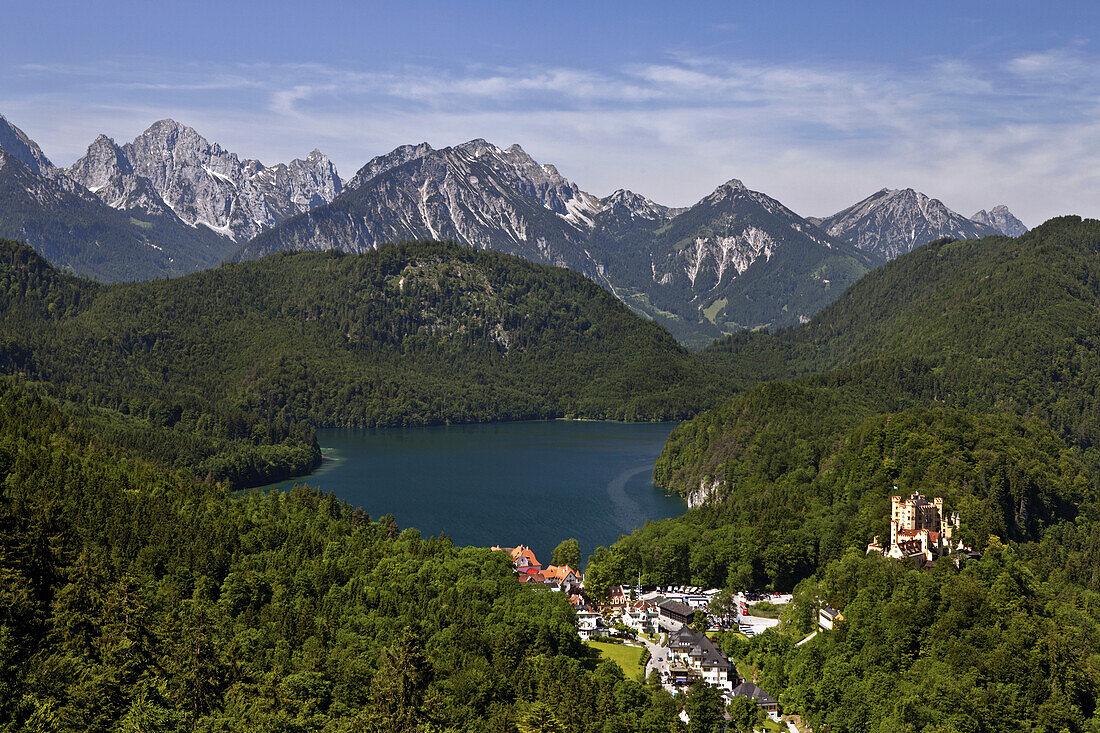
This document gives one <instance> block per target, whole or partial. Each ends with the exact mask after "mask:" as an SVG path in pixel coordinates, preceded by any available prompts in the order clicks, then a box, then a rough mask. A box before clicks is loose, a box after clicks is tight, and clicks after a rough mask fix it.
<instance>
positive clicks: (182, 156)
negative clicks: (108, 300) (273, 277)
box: [0, 116, 1026, 345]
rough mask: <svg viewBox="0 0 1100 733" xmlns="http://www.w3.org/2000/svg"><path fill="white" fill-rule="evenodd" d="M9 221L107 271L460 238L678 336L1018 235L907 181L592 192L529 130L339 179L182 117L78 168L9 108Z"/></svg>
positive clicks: (130, 272) (67, 261)
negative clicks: (923, 258) (613, 300)
mask: <svg viewBox="0 0 1100 733" xmlns="http://www.w3.org/2000/svg"><path fill="white" fill-rule="evenodd" d="M0 155H2V156H3V157H0V236H6V237H10V238H14V239H20V240H23V241H26V242H27V243H28V244H30V245H31V246H33V247H35V248H36V249H37V250H38V251H40V252H42V253H43V254H44V256H46V257H47V258H48V259H50V260H51V261H52V262H54V263H55V264H57V265H59V266H61V267H63V268H68V269H70V270H72V271H73V272H76V273H78V274H83V275H88V276H91V277H94V278H96V279H100V280H106V281H117V280H136V279H146V278H150V277H161V276H176V275H180V274H185V273H187V272H191V271H195V270H200V269H205V268H207V267H211V266H213V265H216V264H218V263H219V262H221V261H223V260H225V259H235V260H247V259H252V258H256V257H262V256H265V255H268V254H271V253H274V252H279V251H286V250H327V249H337V250H341V251H345V252H362V251H366V250H369V249H375V248H377V246H378V245H379V244H380V243H382V242H387V241H399V240H415V239H435V240H452V241H455V242H457V243H460V244H464V245H467V246H471V247H474V248H477V249H482V250H494V251H500V252H505V253H509V254H514V255H518V256H521V257H524V258H526V259H528V260H531V261H534V262H538V263H544V264H550V265H556V266H561V267H568V268H570V269H572V270H575V271H577V272H580V273H582V274H584V275H585V276H587V277H589V278H590V279H592V280H594V281H596V282H598V283H599V284H601V285H603V286H604V287H605V288H607V289H608V290H610V291H611V292H612V293H614V294H615V295H616V296H617V297H618V298H620V299H621V300H623V301H624V302H625V303H626V304H627V305H629V306H630V307H631V308H632V309H633V310H635V311H636V312H638V313H641V314H643V315H645V316H647V317H649V318H652V319H653V320H656V321H657V322H659V323H661V324H662V325H664V326H665V327H666V328H668V329H669V330H670V331H671V332H672V333H673V334H674V335H675V336H676V337H677V338H678V339H679V340H681V341H682V342H684V343H688V344H691V345H703V344H705V343H707V342H709V341H711V340H713V339H714V338H716V337H720V336H722V335H723V334H726V333H731V332H736V331H739V330H742V329H756V328H778V327H784V326H789V325H796V324H798V323H802V322H805V321H807V320H808V319H809V318H810V317H811V316H813V315H814V314H815V313H817V312H818V311H820V310H821V309H822V308H823V307H825V306H826V305H828V304H829V303H830V302H832V301H833V300H834V299H835V298H836V297H837V296H839V294H840V293H841V292H843V291H844V290H845V288H847V287H848V286H849V285H850V284H852V283H854V282H855V281H856V280H858V279H859V278H860V277H862V276H863V275H864V274H866V273H867V272H868V271H870V270H872V269H874V268H875V267H877V266H879V265H881V264H882V263H883V262H884V261H886V260H888V259H891V258H893V257H896V256H897V255H899V254H902V253H904V252H908V251H910V250H911V249H913V248H914V247H917V246H920V245H922V244H926V243H927V242H930V241H933V240H936V239H940V238H944V237H950V238H971V237H981V236H986V235H989V234H996V233H1000V234H1005V235H1007V236H1018V235H1019V234H1020V233H1022V232H1023V231H1026V227H1024V226H1023V224H1022V223H1020V221H1019V220H1018V219H1016V218H1015V217H1014V216H1012V214H1011V212H1009V211H1008V209H1007V208H1005V207H1004V206H997V207H994V208H993V209H992V210H990V211H989V212H987V211H984V210H983V211H981V212H978V213H977V214H975V216H974V217H973V218H971V219H967V218H965V217H963V216H962V215H960V214H957V213H955V212H953V211H951V210H950V209H949V208H947V207H946V206H945V205H944V204H943V203H942V202H940V201H938V200H936V199H932V198H930V197H928V196H926V195H924V194H922V193H919V192H916V191H914V190H912V189H904V190H900V191H893V190H889V189H883V190H882V191H879V192H878V193H876V194H873V195H872V196H870V197H868V198H867V199H864V200H863V201H860V202H859V203H857V204H855V205H853V206H851V207H849V208H847V209H845V210H843V211H840V212H838V213H836V214H834V215H833V216H830V217H827V218H824V219H815V218H805V217H802V216H800V215H798V214H797V213H795V212H794V211H792V210H791V209H789V208H788V207H786V206H784V205H783V204H782V203H781V202H779V201H777V200H775V199H774V198H771V197H769V196H767V195H766V194H764V193H761V192H759V191H753V190H751V189H749V188H747V187H746V186H745V185H744V184H742V183H741V182H740V181H738V180H736V179H733V180H730V181H728V182H726V183H724V184H722V185H721V186H718V187H717V188H716V189H715V190H714V191H713V192H712V193H711V194H710V195H708V196H706V197H704V198H703V199H702V200H700V201H699V202H698V203H696V204H694V205H693V206H690V207H686V208H672V207H668V206H663V205H661V204H658V203H656V202H653V201H651V200H649V199H648V198H646V197H644V196H642V195H640V194H637V193H634V192H631V191H627V190H622V189H620V190H618V191H615V192H614V193H612V194H611V195H609V196H606V197H603V198H600V197H597V196H595V195H593V194H590V193H587V192H585V191H583V190H582V189H581V188H580V187H579V186H577V184H575V183H573V182H572V181H570V180H568V179H566V178H565V177H563V176H562V175H561V174H560V173H559V172H558V170H557V169H556V168H555V167H554V166H553V165H549V164H543V163H539V162H537V161H536V160H535V159H534V158H532V157H531V156H530V155H528V154H527V153H526V152H525V151H524V150H523V148H521V147H520V146H519V145H512V146H510V147H508V148H504V149H502V148H499V147H497V146H496V145H493V144H492V143H490V142H487V141H485V140H481V139H476V140H471V141H469V142H467V143H463V144H460V145H455V146H452V147H446V148H442V149H438V150H437V149H434V148H432V147H431V146H430V145H429V144H427V143H421V144H419V145H403V146H401V147H398V148H395V149H394V150H393V151H391V152H390V153H387V154H385V155H382V156H378V157H376V158H374V159H372V160H371V161H369V162H368V163H367V164H366V165H364V166H363V167H362V168H360V169H359V171H358V172H356V174H355V175H354V176H352V178H351V179H349V180H348V181H346V182H344V181H343V180H342V179H341V178H340V176H339V174H338V172H337V170H336V167H335V166H334V165H333V164H332V162H331V161H330V160H329V159H328V158H327V157H326V156H325V155H324V154H323V153H321V152H320V151H318V150H314V151H313V152H311V153H310V154H309V155H308V156H307V157H306V158H305V159H304V160H298V159H296V160H293V161H291V162H290V163H279V164H277V165H272V166H265V165H263V164H262V163H260V162H259V161H257V160H251V159H243V158H241V157H239V156H238V155H237V154H235V153H233V152H230V151H228V150H226V149H225V148H223V147H222V146H221V145H219V144H217V143H211V142H209V141H207V140H206V139H205V138H203V137H202V136H201V135H199V134H198V133H197V132H196V131H195V130H194V129H192V128H190V127H187V126H185V125H181V124H179V123H178V122H175V121H173V120H161V121H159V122H156V123H154V124H153V125H152V126H150V127H149V129H147V130H146V131H145V132H143V133H142V134H141V135H139V136H138V137H137V138H135V139H134V140H133V141H131V142H128V143H125V144H123V145H118V144H117V143H116V142H115V141H113V140H111V139H110V138H108V137H106V136H104V135H100V136H99V137H97V138H96V139H95V140H94V141H93V142H92V143H91V145H90V146H89V147H88V150H87V152H86V154H85V155H84V156H83V157H81V158H80V159H79V160H77V161H76V162H75V163H74V164H73V165H72V166H71V167H69V168H68V169H59V168H57V167H56V166H54V165H53V164H52V163H51V162H50V161H49V159H48V158H46V156H45V155H44V154H43V153H42V151H41V149H40V148H39V146H38V145H37V144H36V143H34V141H33V140H31V139H30V138H29V137H28V136H27V135H26V134H24V133H23V132H22V131H21V130H19V129H18V128H16V127H15V126H14V125H12V124H11V123H9V122H8V121H7V120H6V119H4V118H3V117H2V116H0Z"/></svg>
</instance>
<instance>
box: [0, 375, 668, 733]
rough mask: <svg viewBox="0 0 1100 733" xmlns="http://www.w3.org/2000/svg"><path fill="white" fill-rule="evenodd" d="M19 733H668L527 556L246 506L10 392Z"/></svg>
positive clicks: (322, 514)
mask: <svg viewBox="0 0 1100 733" xmlns="http://www.w3.org/2000/svg"><path fill="white" fill-rule="evenodd" d="M0 537H3V539H4V541H3V542H2V543H0V730H4V731H82V732H83V731H152V730H157V731H160V730H165V731H176V730H179V731H182V730H188V731H194V730H200V731H238V730H239V731H253V730H269V731H275V730H282V731H345V730H347V731H352V730H355V731H414V730H424V731H427V730H432V731H452V730H453V731H478V730H485V731H489V730H494V731H514V730H517V725H518V726H521V727H523V728H524V729H528V728H529V727H530V726H529V725H528V723H529V722H530V721H535V723H538V722H539V721H541V722H542V723H549V724H552V725H554V726H556V727H555V728H553V729H555V730H562V731H575V732H577V733H580V732H581V731H585V732H586V731H593V730H599V731H642V730H645V731H669V730H676V729H677V726H678V725H679V723H678V721H677V720H676V715H677V713H678V710H679V705H678V703H676V702H675V701H674V700H673V699H672V697H671V696H670V695H668V693H665V692H663V691H660V690H655V689H652V688H650V687H648V686H645V685H642V684H640V683H638V682H636V681H634V680H630V679H625V678H624V676H623V674H622V673H621V671H620V670H619V668H618V667H617V666H615V665H614V664H613V663H611V662H604V663H602V664H599V663H598V660H597V659H594V658H593V655H592V654H591V653H590V652H589V651H588V650H587V648H586V647H585V646H583V645H582V644H581V643H580V641H579V639H578V638H577V634H576V631H575V629H574V623H575V620H574V613H573V610H572V609H571V607H570V606H569V604H568V602H567V601H566V599H565V597H564V596H563V595H562V594H560V593H552V592H550V591H549V590H546V591H543V592H538V591H534V590H532V589H530V588H525V587H523V586H521V585H520V584H519V583H517V582H516V581H515V578H514V577H513V574H512V571H511V566H510V563H509V562H508V559H507V557H505V556H504V555H503V554H501V553H493V552H491V551H489V550H486V549H476V548H465V549H459V548H456V547H454V546H453V545H452V544H451V542H450V541H449V540H448V539H447V538H445V537H439V538H432V539H424V538H422V537H420V535H419V534H418V533H417V532H416V531H415V530H411V529H406V530H400V529H399V528H398V527H397V526H395V524H394V522H393V520H392V518H390V517H384V518H382V519H380V520H377V521H376V520H372V519H371V517H369V516H366V515H364V514H363V513H362V512H361V511H358V510H353V509H352V508H351V507H349V506H347V505H346V504H342V503H341V502H339V501H338V500H337V499H336V498H335V497H333V496H331V495H321V494H317V493H314V492H312V491H310V490H308V489H305V488H304V487H300V488H297V489H295V490H294V491H293V492H291V493H281V492H271V493H269V494H259V493H254V494H251V495H248V496H246V497H244V498H240V499H234V498H231V497H230V496H229V494H228V493H227V491H226V490H225V488H224V486H221V485H216V484H208V483H199V482H196V481H194V480H193V479H192V478H191V476H190V475H189V474H187V473H186V472H182V473H181V472H165V471H163V470H161V469H158V468H156V467H153V466H150V465H149V464H148V463H146V462H145V461H143V460H141V459H140V458H136V457H134V455H133V454H132V453H131V452H130V451H127V450H125V449H120V448H118V447H115V446H111V445H108V444H106V443H105V442H104V441H103V440H102V439H100V438H99V437H98V436H96V435H94V434H93V435H89V434H86V433H85V432H84V431H83V430H82V428H81V426H80V425H79V424H77V422H76V421H74V419H73V418H71V417H70V416H69V415H67V414H66V412H65V410H64V409H62V407H61V406H60V405H58V404H57V403H56V402H55V401H54V400H52V399H51V398H48V397H44V396H42V395H41V394H40V393H39V391H38V390H35V389H32V388H29V387H27V386H25V385H20V384H17V383H13V382H10V381H4V382H2V383H0Z"/></svg>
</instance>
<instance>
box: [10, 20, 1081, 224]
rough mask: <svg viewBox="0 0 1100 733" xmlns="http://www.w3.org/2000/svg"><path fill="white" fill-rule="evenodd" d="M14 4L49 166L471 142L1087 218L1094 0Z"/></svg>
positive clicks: (670, 181)
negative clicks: (152, 145) (158, 146)
mask: <svg viewBox="0 0 1100 733" xmlns="http://www.w3.org/2000/svg"><path fill="white" fill-rule="evenodd" d="M9 5H10V6H9V7H6V8H5V12H4V17H5V24H6V25H7V28H8V32H7V33H5V40H4V43H3V44H0V114H3V115H5V116H6V117H7V118H8V119H9V120H10V121H11V122H12V123H14V124H15V125H17V126H19V127H20V128H22V129H23V130H24V131H25V132H26V133H27V134H28V135H29V136H30V137H32V138H33V139H35V140H36V141H37V142H38V143H39V145H40V146H41V147H42V149H43V150H44V152H45V153H46V154H47V155H48V156H49V157H50V158H51V159H52V160H53V162H54V163H56V164H58V165H70V164H71V163H72V162H73V161H75V160H76V159H77V158H79V157H80V156H81V155H82V154H83V152H84V150H85V149H86V148H87V146H88V144H89V143H91V141H92V140H93V139H94V138H95V137H96V135H98V134H100V133H103V134H106V135H108V136H110V137H112V138H114V139H115V140H116V141H117V142H119V143H120V144H121V143H123V142H126V141H129V140H132V139H133V138H134V137H135V136H137V135H138V134H140V133H141V131H142V130H144V129H145V128H147V127H148V126H149V125H150V124H151V123H153V122H154V121H156V120H158V119H162V118H165V117H171V118H173V119H175V120H177V121H179V122H182V123H185V124H187V125H190V126H192V127H194V128H195V129H196V130H197V131H198V132H199V133H200V134H202V135H203V136H204V137H206V138H207V139H208V140H211V141H215V142H218V143H220V144H221V145H222V146H223V147H225V148H227V149H229V150H231V151H233V152H236V153H237V154H238V155H240V156H241V157H242V158H245V157H247V158H258V159H259V160H261V161H263V162H264V163H265V164H271V163H276V162H280V161H288V160H290V159H291V158H295V157H304V156H305V155H306V154H307V153H308V152H309V151H310V150H312V149H313V148H319V149H321V150H322V151H324V152H325V153H327V154H328V155H329V156H330V157H331V158H332V160H333V161H334V162H335V164H336V166H337V168H338V170H339V171H340V174H341V175H342V176H343V177H344V178H345V179H347V178H350V177H351V176H352V175H353V174H354V173H355V171H356V170H357V169H358V168H359V167H361V166H362V165H363V164H364V163H366V162H367V161H368V160H369V159H371V158H372V157H374V156H376V155H380V154H383V153H385V152H388V151H389V150H392V149H393V148H395V147H397V146H398V145H402V144H408V143H418V142H421V141H427V142H429V143H430V144H431V145H432V146H434V147H445V146H447V145H454V144H457V143H460V142H463V141H466V140H469V139H472V138H476V137H481V138H485V139H487V140H489V141H490V142H493V143H495V144H497V145H499V146H501V147H504V146H507V145H510V144H512V143H519V144H520V145H522V146H523V148H524V149H525V150H526V151H527V152H528V153H530V154H531V155H532V156H533V157H534V158H536V159H537V160H539V161H540V162H543V163H553V164H555V165H556V166H557V168H558V170H559V171H560V172H561V173H562V175H564V176H566V177H567V178H569V179H571V180H573V181H575V182H576V183H577V184H578V185H579V186H580V187H581V188H583V189H584V190H586V191H589V192H591V193H593V194H596V195H598V196H605V195H607V194H610V193H611V192H612V191H614V190H615V189H618V188H628V189H630V190H633V191H636V192H638V193H642V194H644V195H646V196H649V197H650V198H652V199H654V200H655V201H658V202H660V203H663V204H666V205H670V206H685V205H690V204H692V203H694V202H695V201H697V200H698V199H700V198H702V197H703V196H705V195H706V194H708V193H709V192H710V191H712V190H713V189H714V188H715V187H716V186H718V185H720V184H721V183H723V182H724V181H726V180H728V179H731V178H739V179H741V180H742V181H744V183H745V185H747V186H748V187H749V188H752V189H755V190H758V191H763V192H765V193H767V194H769V195H771V196H773V197H775V198H777V199H779V200H780V201H782V202H783V203H784V204H786V205H787V206H789V207H791V208H792V209H794V210H795V211H797V212H798V213H800V214H802V215H804V216H825V215H828V214H831V213H833V212H835V211H837V210H840V209H842V208H844V207H846V206H849V205H851V204H852V203H854V202H856V201H858V200H860V199H862V198H865V197H866V196H868V195H870V194H872V193H873V192H875V191H877V190H879V189H881V188H883V187H888V188H906V187H912V188H915V189H917V190H920V191H923V192H925V193H927V194H929V195H930V196H933V197H935V198H939V199H940V200H942V201H943V202H944V203H945V204H947V205H948V206H949V207H951V208H952V209H955V210H956V211H959V212H960V213H963V214H965V215H967V216H969V215H971V214H973V213H974V212H975V211H977V210H978V209H982V208H991V207H992V206H994V205H996V204H1000V203H1003V204H1006V205H1008V207H1009V208H1010V209H1011V210H1012V211H1013V212H1014V213H1016V215H1017V216H1019V217H1020V218H1021V219H1022V220H1023V221H1024V223H1025V224H1027V225H1029V226H1035V225H1037V224H1039V223H1041V222H1042V221H1044V220H1046V219H1048V218H1050V217H1052V216H1057V215H1061V214H1069V213H1072V214H1080V215H1083V216H1091V217H1097V218H1100V38H1098V35H1100V3H1096V2H1072V1H1066V2H1059V3H1051V2H1049V1H1048V2H1011V1H1009V0H1001V1H999V2H989V1H988V0H986V1H981V2H978V1H968V0H954V1H953V2H939V1H938V0H926V1H925V2H920V3H893V2H882V0H877V1H876V2H827V1H826V0H817V1H816V2H780V1H777V2H770V3H769V2H759V0H757V2H751V3H743V2H731V1H729V0H727V1H726V2H700V3H686V2H685V3H670V2H667V0H665V1H663V2H647V1H643V0H636V1H635V2H629V3H623V2H591V1H590V2H586V3H579V2H571V1H570V0H555V2H552V3H533V2H523V1H522V0H520V1H517V0H511V1H510V2H478V3H458V2H452V3H443V2H415V1H410V0H405V1H404V2H369V1H368V2H312V3H303V2H282V1H281V0H269V1H268V2H263V3H259V2H233V1H229V2H227V1H226V0H221V2H206V1H201V2H184V1H182V0H180V1H177V2H171V3H156V2H152V3H151V2H148V1H147V0H146V1H143V2H112V1H110V0H104V1H100V2H94V3H91V2H80V3H76V2H55V1H53V0H38V1H37V2H33V3H32V2H29V0H15V1H14V2H13V3H11V4H9ZM1052 8H1053V10H1052Z"/></svg>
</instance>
